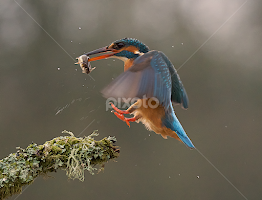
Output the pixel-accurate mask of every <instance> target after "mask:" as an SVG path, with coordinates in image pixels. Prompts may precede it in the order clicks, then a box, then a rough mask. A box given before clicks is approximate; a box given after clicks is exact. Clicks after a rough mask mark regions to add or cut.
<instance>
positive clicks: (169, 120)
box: [162, 107, 195, 149]
mask: <svg viewBox="0 0 262 200" xmlns="http://www.w3.org/2000/svg"><path fill="white" fill-rule="evenodd" d="M171 110H172V111H170V110H169V112H168V113H167V114H166V115H165V118H164V119H163V120H162V121H163V124H164V125H165V126H166V127H167V128H169V129H171V130H172V131H175V132H176V134H177V136H178V137H179V139H180V140H181V141H182V142H183V143H184V144H185V145H186V146H188V147H189V148H191V149H194V148H195V146H194V145H193V143H192V142H191V140H190V139H189V137H188V136H187V134H186V132H185V131H184V129H183V127H182V125H181V124H180V122H179V121H178V119H177V117H176V115H175V112H174V110H173V108H172V107H171Z"/></svg>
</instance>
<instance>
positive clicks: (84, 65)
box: [75, 55, 95, 74]
mask: <svg viewBox="0 0 262 200" xmlns="http://www.w3.org/2000/svg"><path fill="white" fill-rule="evenodd" d="M76 59H77V60H78V62H77V63H75V64H76V65H78V64H79V65H80V67H81V69H82V73H84V74H89V73H90V72H91V71H93V70H94V69H95V67H93V68H92V67H91V64H90V62H88V60H89V57H88V56H87V55H82V56H79V57H78V58H76Z"/></svg>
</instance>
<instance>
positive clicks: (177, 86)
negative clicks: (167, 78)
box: [160, 52, 188, 108]
mask: <svg viewBox="0 0 262 200" xmlns="http://www.w3.org/2000/svg"><path fill="white" fill-rule="evenodd" d="M160 54H161V55H162V57H163V60H164V61H165V62H166V64H167V66H168V69H169V72H170V75H171V80H172V91H171V100H172V102H173V103H175V104H181V106H182V107H183V108H188V97H187V93H186V90H185V88H184V86H183V84H182V82H181V80H180V78H179V75H178V74H177V71H176V69H175V67H174V65H173V64H172V63H171V62H170V60H169V59H168V58H167V56H166V55H165V54H164V53H162V52H160Z"/></svg>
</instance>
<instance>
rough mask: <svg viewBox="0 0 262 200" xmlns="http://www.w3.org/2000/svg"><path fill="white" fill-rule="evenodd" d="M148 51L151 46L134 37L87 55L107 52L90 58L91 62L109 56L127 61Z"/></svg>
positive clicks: (118, 41)
mask: <svg viewBox="0 0 262 200" xmlns="http://www.w3.org/2000/svg"><path fill="white" fill-rule="evenodd" d="M148 51H149V48H148V47H147V46H146V45H145V44H143V43H142V42H140V41H139V40H137V39H133V38H124V39H120V40H117V41H115V42H113V43H112V44H110V45H109V46H105V47H102V48H100V49H96V50H94V51H91V52H88V53H86V54H85V55H87V56H90V55H95V54H100V53H105V54H104V55H100V56H96V57H93V58H90V59H89V62H91V61H95V60H101V59H105V58H109V57H113V58H118V59H120V60H123V61H124V62H125V61H127V60H129V59H135V58H137V57H139V56H140V55H143V54H144V53H147V52H148Z"/></svg>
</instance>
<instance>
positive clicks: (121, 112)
mask: <svg viewBox="0 0 262 200" xmlns="http://www.w3.org/2000/svg"><path fill="white" fill-rule="evenodd" d="M109 105H111V106H112V108H113V109H114V110H115V111H116V112H118V113H119V114H130V112H128V111H127V110H120V109H118V108H117V107H116V106H115V105H114V104H113V103H111V102H110V103H109ZM119 119H120V118H119Z"/></svg>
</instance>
